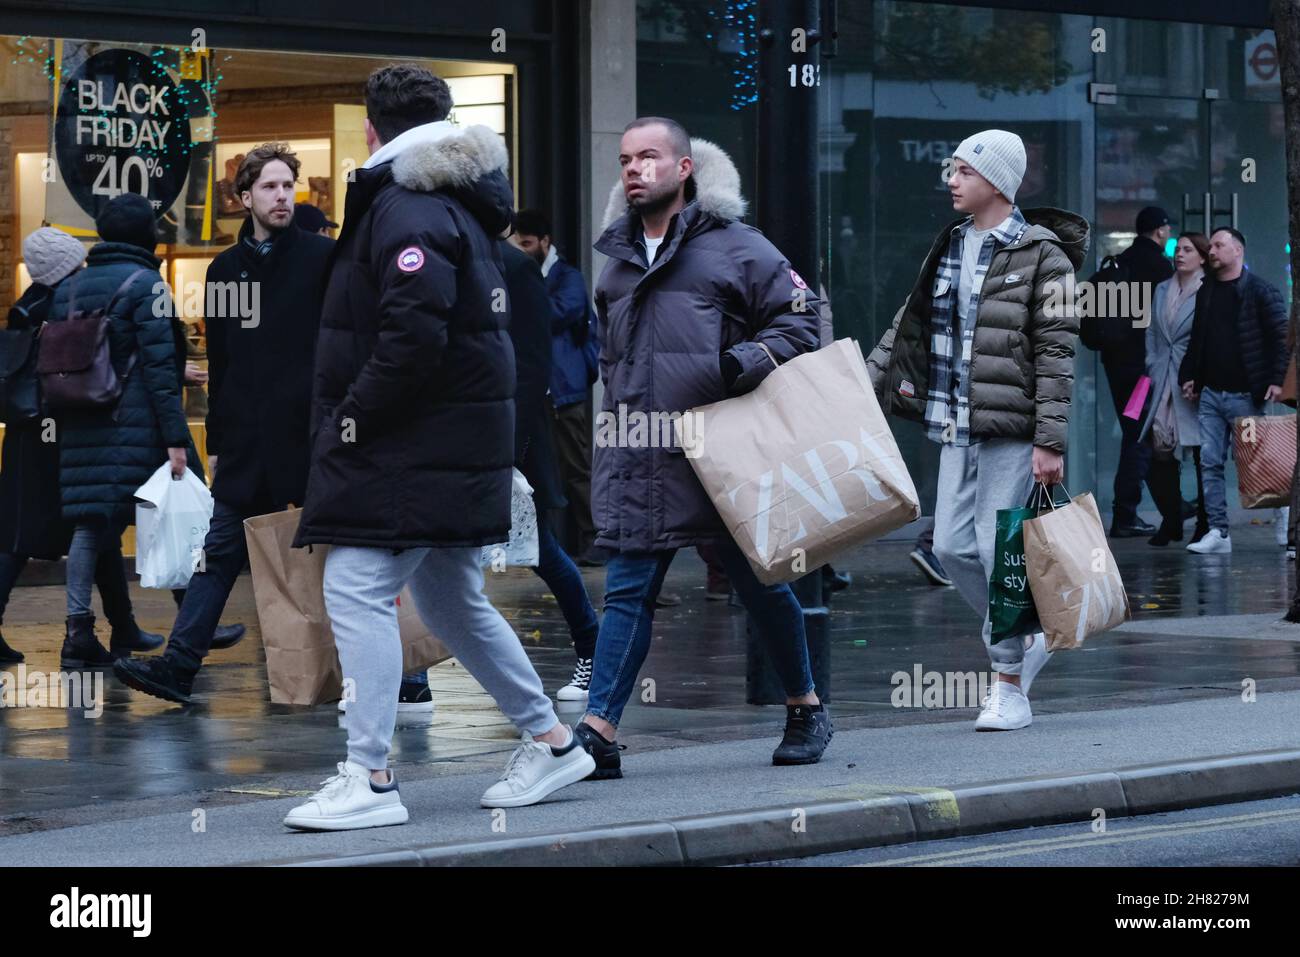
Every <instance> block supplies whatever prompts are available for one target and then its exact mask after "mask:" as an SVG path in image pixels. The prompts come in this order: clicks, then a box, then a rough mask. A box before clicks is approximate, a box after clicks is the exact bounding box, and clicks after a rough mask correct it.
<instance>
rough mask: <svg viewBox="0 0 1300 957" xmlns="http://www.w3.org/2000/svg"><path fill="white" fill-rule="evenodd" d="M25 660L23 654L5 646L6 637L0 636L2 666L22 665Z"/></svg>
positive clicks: (0, 661) (0, 662)
mask: <svg viewBox="0 0 1300 957" xmlns="http://www.w3.org/2000/svg"><path fill="white" fill-rule="evenodd" d="M25 660H26V659H25V658H24V657H23V653H22V652H21V651H18V650H17V649H15V648H10V647H9V646H8V645H7V644H5V636H4V635H0V665H16V664H21V663H22V662H23V661H25Z"/></svg>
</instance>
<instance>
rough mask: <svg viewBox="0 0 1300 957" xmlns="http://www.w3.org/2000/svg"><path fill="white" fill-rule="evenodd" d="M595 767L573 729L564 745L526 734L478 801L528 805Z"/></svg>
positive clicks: (582, 776) (516, 805)
mask: <svg viewBox="0 0 1300 957" xmlns="http://www.w3.org/2000/svg"><path fill="white" fill-rule="evenodd" d="M594 770H596V761H595V759H594V758H592V756H591V755H590V754H588V753H587V752H586V751H585V750H583V747H582V745H581V744H579V743H578V738H577V735H575V734H574V733H573V731H572V730H570V731H569V743H568V744H567V745H565V746H564V747H563V748H555V747H552V746H551V745H549V744H547V743H545V742H544V741H534V740H533V738H532V737H531V736H530V735H527V734H525V735H524V736H523V744H521V745H519V747H518V748H516V749H515V753H514V754H512V755H510V760H509V761H508V762H507V763H506V769H505V772H504V773H503V774H502V775H501V780H499V781H497V783H496V784H494V785H492V786H491V787H490V788H488V789H487V790H486V791H485V792H483V800H482V801H481V802H480V803H481V804H482V805H483V807H527V806H528V805H530V804H536V803H537V802H538V801H541V800H544V799H545V798H546V797H547V796H548V795H550V794H554V793H555V792H556V791H558V790H559V789H560V788H563V787H568V786H569V785H570V784H576V783H577V782H579V781H581V780H582V779H583V778H585V777H586V776H587V775H588V774H590V773H591V772H592V771H594Z"/></svg>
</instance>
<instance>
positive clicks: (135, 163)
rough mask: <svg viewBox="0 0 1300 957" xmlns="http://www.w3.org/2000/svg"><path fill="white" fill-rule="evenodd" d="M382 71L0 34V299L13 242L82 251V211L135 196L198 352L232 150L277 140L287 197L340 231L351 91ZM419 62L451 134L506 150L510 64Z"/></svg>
mask: <svg viewBox="0 0 1300 957" xmlns="http://www.w3.org/2000/svg"><path fill="white" fill-rule="evenodd" d="M386 62H390V61H389V60H388V59H380V58H371V57H353V56H326V55H320V54H303V53H290V52H273V51H265V50H258V51H253V50H200V51H194V50H191V49H188V48H183V47H180V48H178V47H165V46H146V45H130V44H121V43H99V42H95V41H85V40H72V39H50V40H37V39H33V38H31V37H0V63H5V64H6V65H5V66H4V67H0V105H2V106H3V107H4V113H3V114H0V131H2V132H0V143H2V144H3V146H4V152H5V154H7V155H5V156H4V157H3V159H0V163H4V164H6V165H7V166H8V167H9V168H10V169H11V170H12V171H13V173H12V176H8V177H0V183H4V184H6V185H3V186H0V188H8V189H10V190H12V199H13V203H12V207H13V209H14V212H15V215H14V216H13V225H12V229H11V234H10V235H11V236H12V237H14V238H15V240H16V241H14V242H10V243H6V244H5V245H4V246H3V248H2V249H0V276H3V280H0V281H2V282H3V284H4V286H6V287H7V288H3V289H0V292H3V293H4V294H5V297H6V298H7V299H8V301H12V300H13V298H15V297H16V296H17V295H19V294H21V293H22V291H23V290H24V289H25V288H26V286H27V284H28V282H29V280H28V277H27V273H26V269H25V268H24V266H23V263H22V260H21V237H23V236H26V235H27V234H28V233H30V232H31V231H32V230H33V229H35V228H36V227H38V226H40V225H41V224H42V223H43V222H44V223H49V224H50V225H54V226H58V227H59V228H61V229H64V230H66V231H67V232H70V233H72V234H73V235H75V236H80V237H84V238H85V239H86V240H87V241H88V242H90V241H94V239H95V229H94V215H95V212H96V211H97V210H98V209H99V208H101V207H102V205H103V203H105V202H107V201H108V200H109V199H111V198H112V197H113V196H115V195H117V194H118V193H119V192H122V191H126V190H131V191H135V192H138V193H141V194H143V195H144V196H146V198H148V199H149V200H150V201H151V202H152V203H153V204H154V207H155V210H157V212H158V216H159V218H158V225H159V232H160V245H159V246H158V249H157V253H158V255H159V256H160V257H161V258H162V260H163V265H162V267H161V270H162V273H163V277H164V279H166V280H167V281H168V283H169V284H170V285H171V287H172V289H173V296H174V298H175V299H176V301H177V303H178V307H179V311H180V312H181V315H182V318H184V320H185V322H186V324H187V325H188V326H189V327H190V332H191V340H192V341H193V343H194V346H195V348H196V349H197V350H199V351H200V352H201V350H202V345H203V342H202V340H203V315H202V299H203V296H202V295H201V293H199V294H195V292H196V290H198V289H199V288H200V287H201V284H202V282H203V278H204V274H205V271H206V269H207V266H208V263H210V262H211V261H212V258H213V257H214V256H215V255H216V254H217V253H218V252H220V251H221V250H222V249H224V248H226V247H227V246H229V245H230V244H231V243H232V242H233V241H234V239H235V237H236V235H237V234H238V232H239V228H240V226H241V225H242V224H243V222H244V219H245V216H246V213H245V211H244V209H243V206H242V205H241V203H240V201H239V197H238V195H237V194H236V193H235V190H234V177H235V172H236V170H237V169H238V167H239V163H240V161H241V160H242V159H243V156H244V153H245V152H247V151H248V150H249V149H251V148H252V147H254V146H256V145H258V144H260V143H264V142H267V141H268V140H281V141H286V142H288V143H289V144H290V145H291V146H292V147H293V149H294V151H295V153H296V154H297V155H298V158H299V160H300V161H301V163H302V169H301V172H300V174H299V179H298V191H297V195H296V197H295V198H296V201H297V202H299V203H311V204H313V205H315V206H318V207H319V208H320V209H321V210H322V211H323V212H324V213H325V214H326V216H327V217H328V218H329V219H331V220H333V221H334V222H338V223H340V224H341V223H342V221H343V198H344V192H345V186H346V181H347V178H348V174H349V170H350V169H354V168H356V167H357V166H359V165H361V164H362V163H364V162H365V159H366V157H367V155H368V151H367V149H366V144H365V134H364V131H363V128H362V121H363V120H364V119H365V106H364V99H363V91H364V85H365V79H366V77H367V76H368V75H369V73H370V71H371V70H373V69H375V68H376V67H377V66H379V65H382V64H383V63H386ZM421 62H422V63H423V64H424V65H425V66H427V67H429V69H431V70H433V71H434V72H435V73H437V74H438V75H439V76H441V77H443V78H444V79H446V80H447V83H448V85H449V86H450V87H451V90H452V97H453V100H454V102H455V104H456V106H455V109H454V111H453V113H452V116H451V119H452V121H453V122H458V123H463V124H470V123H479V124H483V125H485V126H488V127H490V128H491V129H494V130H496V131H497V132H498V133H499V134H501V136H502V137H503V138H504V139H505V141H506V146H507V149H508V150H510V151H511V152H512V153H513V148H514V144H515V139H516V137H515V132H514V131H515V116H514V109H515V100H516V96H515V83H516V76H515V71H514V69H513V67H510V66H509V65H503V64H501V63H472V62H463V61H455V62H452V61H432V60H426V61H421ZM510 168H511V169H512V170H514V169H516V164H515V163H514V162H512V163H511V164H510Z"/></svg>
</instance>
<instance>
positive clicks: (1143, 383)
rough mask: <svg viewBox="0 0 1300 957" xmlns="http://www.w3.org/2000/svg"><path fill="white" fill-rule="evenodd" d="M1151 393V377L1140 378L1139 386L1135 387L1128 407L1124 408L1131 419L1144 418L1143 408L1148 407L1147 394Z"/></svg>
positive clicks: (1129, 398)
mask: <svg viewBox="0 0 1300 957" xmlns="http://www.w3.org/2000/svg"><path fill="white" fill-rule="evenodd" d="M1150 391H1151V377H1150V376H1144V375H1142V376H1138V381H1137V385H1135V386H1134V387H1133V394H1132V395H1130V396H1129V397H1128V405H1126V406H1124V414H1125V415H1126V416H1128V417H1129V418H1130V419H1140V418H1142V407H1143V406H1144V405H1146V401H1147V393H1148V392H1150Z"/></svg>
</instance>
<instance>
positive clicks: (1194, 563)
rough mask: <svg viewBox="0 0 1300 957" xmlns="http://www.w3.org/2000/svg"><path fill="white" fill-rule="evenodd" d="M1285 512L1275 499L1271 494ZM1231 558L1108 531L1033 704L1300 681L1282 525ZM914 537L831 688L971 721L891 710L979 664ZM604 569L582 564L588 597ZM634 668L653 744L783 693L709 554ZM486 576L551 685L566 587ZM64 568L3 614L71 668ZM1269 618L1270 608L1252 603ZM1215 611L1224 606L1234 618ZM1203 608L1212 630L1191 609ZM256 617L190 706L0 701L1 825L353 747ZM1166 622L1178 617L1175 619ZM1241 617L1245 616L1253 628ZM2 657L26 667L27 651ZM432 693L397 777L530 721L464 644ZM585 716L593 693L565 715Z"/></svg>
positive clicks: (166, 621)
mask: <svg viewBox="0 0 1300 957" xmlns="http://www.w3.org/2000/svg"><path fill="white" fill-rule="evenodd" d="M1269 514H1271V513H1269ZM1233 541H1234V546H1235V548H1236V551H1235V552H1234V553H1233V554H1232V555H1231V556H1193V555H1190V554H1188V553H1186V552H1185V551H1184V550H1183V549H1182V548H1180V547H1177V546H1171V547H1170V548H1166V549H1154V548H1151V547H1150V546H1148V545H1147V544H1146V543H1145V541H1144V540H1141V539H1136V540H1126V541H1121V542H1117V543H1113V545H1114V549H1115V555H1116V560H1117V561H1118V563H1119V565H1120V568H1121V571H1122V573H1123V576H1124V580H1125V583H1126V585H1127V587H1128V591H1129V597H1130V602H1131V604H1132V606H1133V610H1134V615H1135V621H1134V622H1132V623H1130V625H1128V626H1126V627H1125V628H1124V629H1122V630H1120V631H1117V632H1113V633H1111V634H1109V635H1105V636H1099V637H1098V638H1096V639H1095V640H1093V641H1091V642H1089V643H1088V644H1087V645H1086V646H1085V647H1084V648H1083V649H1081V650H1079V651H1076V652H1071V653H1064V654H1058V655H1056V656H1055V658H1054V659H1053V661H1052V663H1051V664H1050V665H1049V666H1048V668H1047V669H1046V670H1045V671H1044V672H1043V675H1042V676H1041V677H1040V678H1039V680H1038V682H1037V683H1036V684H1035V686H1034V704H1035V713H1036V714H1039V713H1051V712H1052V711H1053V710H1056V711H1086V710H1097V709H1108V708H1114V707H1121V706H1132V705H1140V704H1148V703H1155V702H1160V701H1168V700H1180V699H1182V698H1187V697H1197V696H1210V695H1222V694H1223V693H1224V691H1225V690H1232V689H1237V690H1239V689H1240V686H1241V682H1242V680H1243V678H1244V677H1248V678H1251V679H1253V680H1254V681H1256V682H1258V683H1259V687H1260V689H1261V690H1269V689H1277V690H1283V689H1291V688H1297V687H1300V626H1295V631H1294V635H1293V634H1292V633H1291V626H1285V625H1283V626H1276V625H1275V624H1274V622H1275V619H1276V618H1279V617H1280V615H1281V612H1282V610H1284V609H1285V607H1286V605H1287V603H1288V600H1289V596H1290V590H1291V580H1292V579H1291V576H1292V573H1293V569H1294V566H1293V565H1292V563H1290V562H1288V561H1287V560H1286V558H1285V553H1284V551H1283V549H1281V548H1279V547H1278V546H1277V545H1276V544H1275V543H1274V539H1273V529H1272V527H1271V526H1269V525H1254V526H1250V525H1241V526H1235V527H1234V534H1233ZM910 548H911V544H910V539H906V538H897V539H895V540H892V541H885V542H878V543H875V544H873V545H870V546H867V547H865V548H862V549H860V550H858V551H857V552H856V553H854V554H853V555H852V556H850V557H848V558H846V559H845V560H843V561H842V562H839V563H837V567H839V568H840V569H842V570H844V571H848V572H850V573H851V574H852V576H853V584H852V586H851V587H850V588H849V589H848V590H846V591H844V592H841V593H839V594H838V595H836V596H835V598H834V601H833V602H832V606H831V612H832V613H831V641H832V662H833V665H832V667H833V680H832V702H833V711H834V714H835V716H836V721H837V725H838V726H840V727H845V728H852V727H871V726H889V725H895V724H909V723H921V722H932V721H956V720H961V721H966V720H969V718H970V716H971V714H972V712H970V711H967V710H962V711H957V710H953V709H948V710H924V709H908V708H895V707H894V706H893V705H892V704H891V692H893V690H894V688H895V686H894V684H892V683H891V681H890V677H891V675H893V674H894V673H895V672H898V671H903V672H907V673H910V672H912V671H913V669H914V668H915V667H916V666H918V665H919V666H920V667H921V669H922V670H923V671H926V672H929V671H939V672H946V671H956V672H967V671H978V670H980V669H981V668H984V667H987V659H986V658H985V656H984V654H983V648H982V646H981V644H980V641H979V638H978V631H977V621H976V619H975V615H974V613H973V612H972V611H971V610H970V608H969V607H968V606H966V605H965V603H964V602H963V601H962V600H961V598H960V596H958V595H957V593H956V592H955V590H954V589H951V588H937V587H934V586H931V585H929V584H927V583H926V581H925V580H924V579H923V578H922V577H921V575H920V573H919V572H918V571H917V570H916V568H915V567H914V566H913V565H912V563H911V562H910V561H909V559H908V557H907V553H908V552H909V551H910ZM603 575H604V573H603V570H601V569H585V570H584V577H585V579H586V581H587V584H588V588H589V590H590V591H591V593H592V594H593V595H599V593H600V590H601V586H602V584H603ZM665 589H666V590H667V591H671V592H676V593H678V594H680V595H681V596H682V603H681V604H680V605H678V606H675V607H671V608H665V609H661V610H660V611H659V612H658V615H657V618H656V622H655V635H654V643H653V647H652V650H651V653H650V657H649V659H648V660H647V662H646V665H645V668H644V669H643V671H642V674H641V677H642V679H645V678H652V679H653V680H654V683H655V701H654V702H653V703H643V702H641V701H639V700H637V699H634V701H633V703H632V704H631V705H630V706H629V708H628V710H627V713H626V715H625V718H624V723H623V726H622V729H621V730H622V738H623V740H625V741H627V742H628V743H629V744H630V745H632V746H633V747H635V748H638V749H641V750H654V749H659V748H665V747H680V746H683V745H689V744H693V743H705V742H713V741H718V740H726V739H732V738H752V737H772V738H775V737H776V736H777V735H778V734H779V726H780V722H781V720H782V717H783V715H782V712H781V710H780V709H779V708H771V707H766V708H765V707H759V706H751V705H746V704H745V702H744V697H745V615H744V612H743V611H742V610H740V609H738V608H733V607H729V606H728V605H727V604H726V603H722V602H709V601H706V600H705V596H704V567H703V565H702V564H701V563H700V561H699V560H698V559H697V558H696V556H695V555H694V553H693V552H683V553H680V554H679V556H678V559H677V561H676V562H675V563H674V566H673V568H672V570H671V571H670V573H669V576H668V580H667V584H666V585H665ZM489 592H490V594H491V595H492V597H493V600H494V601H495V602H496V603H497V604H498V606H499V607H500V608H501V609H502V611H503V612H504V613H505V614H506V616H507V617H508V618H509V619H510V621H511V623H512V624H513V625H514V627H515V628H516V630H517V631H518V633H519V634H520V637H521V639H522V640H523V642H524V643H525V646H526V647H527V648H528V651H529V655H530V657H531V658H532V660H533V661H534V663H535V664H536V666H537V669H538V671H539V673H540V674H541V676H542V679H543V682H544V684H545V686H546V688H547V690H548V691H550V692H552V693H553V692H554V691H555V690H556V689H557V688H558V687H559V686H560V685H562V684H564V683H565V681H566V680H567V678H568V676H569V673H570V671H571V669H572V665H573V659H572V652H571V650H570V648H569V645H568V635H567V631H566V629H565V626H564V622H563V619H562V618H561V616H560V614H559V611H558V609H557V607H556V604H555V601H554V599H553V598H551V597H550V595H549V594H547V593H546V591H545V587H544V586H543V585H542V584H541V582H540V580H539V579H537V578H536V577H535V576H533V575H532V574H531V573H529V572H527V571H525V570H510V571H508V572H506V573H504V574H502V575H490V576H489ZM133 594H134V595H135V597H136V613H137V618H138V620H139V621H140V623H141V624H142V625H143V626H144V627H146V628H148V629H150V630H153V631H165V630H166V629H167V628H168V626H169V625H170V624H171V621H172V617H173V613H174V606H173V605H172V602H171V598H170V595H169V593H167V592H162V591H159V592H154V591H141V590H139V589H135V588H133ZM62 609H63V591H62V588H61V587H59V586H43V587H41V586H37V587H20V588H19V589H17V590H15V593H14V596H13V599H12V601H11V603H10V607H9V610H8V611H7V613H6V615H5V618H6V621H5V626H4V633H5V636H6V638H7V639H8V641H9V643H10V644H11V645H13V646H14V647H16V648H18V649H20V650H22V651H24V652H25V653H26V654H27V659H28V660H27V671H28V674H29V675H30V674H31V673H32V672H35V671H42V672H50V671H55V670H57V667H58V651H59V645H60V642H61V639H62V615H63V611H62ZM1248 615H1256V616H1259V617H1258V618H1257V619H1249V618H1242V617H1239V616H1248ZM1210 616H1230V617H1227V618H1224V619H1222V622H1223V624H1222V627H1220V626H1219V624H1218V622H1217V620H1216V619H1214V618H1213V617H1210ZM1192 617H1202V618H1206V622H1205V624H1206V625H1208V626H1209V627H1206V628H1201V629H1199V630H1198V629H1194V628H1190V627H1185V626H1184V625H1182V624H1180V622H1179V621H1178V620H1177V619H1185V618H1192ZM224 620H225V621H227V622H230V621H243V622H245V623H246V624H248V625H249V636H248V637H247V638H246V639H245V640H244V641H243V642H242V643H241V644H240V645H238V646H236V647H235V648H233V649H231V650H228V651H224V652H217V653H215V654H214V655H213V656H212V658H211V659H209V664H208V666H207V667H206V668H205V669H204V671H203V673H202V675H201V677H200V678H199V680H198V683H197V685H196V693H197V694H198V697H199V704H197V705H196V706H194V707H192V708H188V709H182V708H180V707H177V706H175V705H170V704H167V703H165V702H162V701H158V700H157V699H154V698H150V697H147V696H145V695H140V694H137V693H135V692H132V691H129V690H128V689H126V688H124V687H122V686H121V685H119V684H118V683H117V682H116V681H115V680H114V679H113V677H112V676H111V674H109V675H106V677H105V687H104V692H105V697H104V700H103V712H102V714H100V715H99V716H98V717H86V716H83V713H82V711H81V710H68V709H62V708H26V707H23V708H0V836H4V835H13V834H17V833H22V832H24V831H30V830H43V829H48V828H56V827H63V826H70V825H73V824H84V823H88V822H92V821H103V820H111V819H114V818H120V817H130V816H133V815H135V814H138V813H145V812H146V811H148V810H149V809H158V808H167V807H170V806H171V805H172V804H173V803H175V805H176V806H178V807H180V806H184V807H195V806H215V805H220V804H229V803H238V802H244V801H257V800H265V799H267V798H273V797H283V796H285V795H286V794H293V793H299V792H304V790H310V786H311V785H314V783H315V782H316V781H317V780H319V779H320V778H321V777H323V776H324V775H325V774H326V773H328V772H329V771H330V770H331V769H332V767H333V764H334V763H335V762H336V761H338V760H341V758H342V756H343V750H344V741H345V734H344V732H343V730H342V729H341V727H340V725H339V715H338V713H337V711H336V709H335V706H334V705H333V704H329V705H322V706H319V707H317V708H314V709H303V708H292V707H281V706H273V705H271V704H269V702H268V700H267V687H266V679H265V672H264V662H263V656H262V648H261V641H260V635H259V633H258V630H257V627H256V615H255V612H254V608H253V602H252V591H251V587H250V584H249V580H248V577H247V576H246V575H245V576H243V577H241V579H240V581H239V583H238V585H237V587H236V591H235V594H234V596H233V597H232V600H231V603H230V606H229V607H228V610H227V615H226V617H225V619H224ZM1165 622H1167V625H1166V624H1164V623H1165ZM1243 623H1245V627H1243ZM8 670H9V671H16V669H15V668H14V667H13V666H10V667H9V668H8ZM431 678H432V683H433V686H434V689H435V699H436V701H437V704H438V708H437V711H436V712H435V714H434V715H433V716H431V717H424V718H418V717H417V718H415V719H411V718H405V717H404V720H403V724H402V726H401V727H400V728H399V731H398V733H397V735H396V738H395V741H394V752H393V762H394V765H395V766H396V767H397V768H398V769H399V773H401V774H402V775H403V779H404V780H408V779H417V780H418V779H420V778H422V777H434V776H438V775H440V774H457V773H463V772H464V771H466V770H468V769H471V768H472V769H487V768H489V767H499V766H500V765H501V764H502V763H503V762H504V760H505V756H506V754H507V753H508V752H509V751H510V750H511V749H512V748H513V747H514V745H515V743H516V735H515V732H514V730H513V728H511V727H510V726H509V725H508V723H507V722H505V720H504V718H503V717H502V715H501V714H500V713H499V712H498V711H496V709H495V707H494V706H493V705H492V702H491V700H490V699H489V698H487V696H486V695H484V694H483V693H482V691H481V689H479V688H478V687H477V685H476V684H475V683H474V682H473V681H472V679H470V678H469V677H468V676H467V675H466V674H465V673H464V671H463V669H461V668H460V667H459V666H458V665H457V664H456V663H455V662H448V663H444V664H443V665H440V666H438V667H437V668H435V669H434V670H433V672H432V674H431ZM560 713H561V716H562V718H564V719H565V720H575V719H576V718H577V716H578V714H580V711H572V710H570V711H565V710H562V711H561V712H560Z"/></svg>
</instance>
